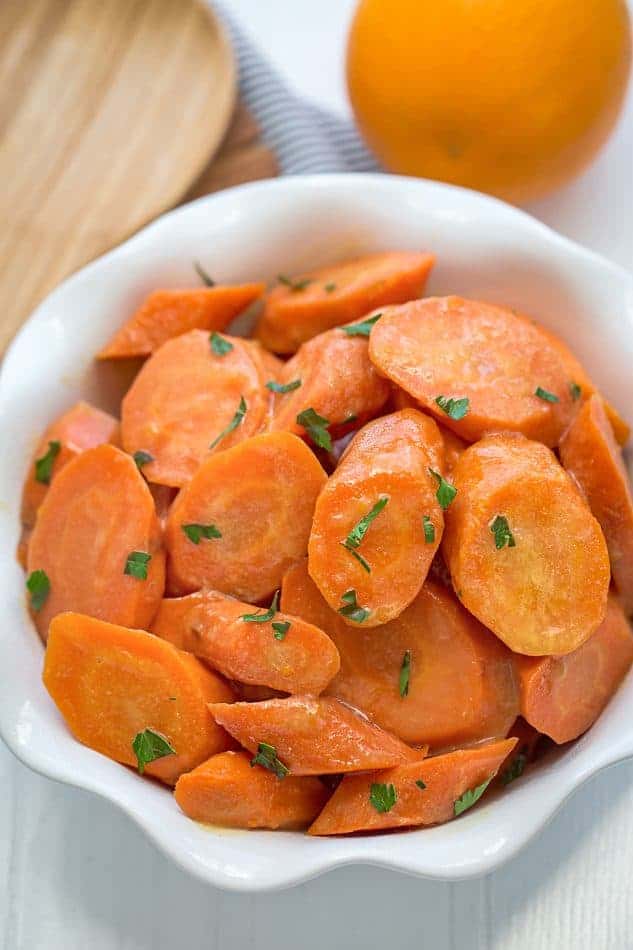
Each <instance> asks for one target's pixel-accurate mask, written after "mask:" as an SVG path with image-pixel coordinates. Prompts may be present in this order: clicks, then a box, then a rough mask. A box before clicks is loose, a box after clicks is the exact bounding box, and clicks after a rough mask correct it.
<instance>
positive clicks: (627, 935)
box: [0, 0, 633, 950]
mask: <svg viewBox="0 0 633 950" xmlns="http://www.w3.org/2000/svg"><path fill="white" fill-rule="evenodd" d="M227 2H230V5H231V6H232V7H233V9H234V11H235V12H236V14H238V15H239V16H240V18H241V21H242V23H243V25H244V26H245V27H246V29H247V30H248V31H249V32H251V33H252V35H253V36H254V37H255V38H256V39H257V40H258V41H259V42H260V43H261V45H262V46H263V47H265V48H266V50H267V51H268V54H269V56H270V58H271V59H272V60H273V61H275V62H276V63H277V65H278V67H279V68H280V69H281V70H282V71H283V72H284V73H285V74H286V76H287V77H288V78H289V80H290V81H291V82H292V83H293V84H294V86H295V87H296V88H297V89H299V90H300V91H302V92H303V93H304V94H305V95H308V96H311V97H312V98H314V99H316V100H318V101H319V102H321V103H322V104H324V105H328V106H329V107H331V108H333V109H335V110H337V111H339V112H340V113H345V112H346V110H347V106H346V103H345V100H344V92H343V83H342V65H341V63H342V59H341V56H342V49H343V43H344V29H345V24H346V21H347V18H348V15H349V10H350V8H351V6H352V5H353V2H352V0H319V2H318V3H314V2H313V0H227ZM632 159H633V94H632V95H630V96H629V102H628V108H627V114H626V117H625V119H624V121H623V122H622V124H621V126H620V128H619V130H618V132H617V134H616V136H615V137H614V138H613V139H612V141H611V143H610V145H609V147H608V148H607V149H606V151H605V152H604V153H603V155H602V156H601V158H600V160H599V161H598V162H597V164H596V165H594V167H593V168H592V169H591V170H590V171H589V172H587V174H586V175H585V176H584V177H583V178H582V179H581V180H580V181H578V182H577V183H575V184H574V185H571V186H570V187H568V188H567V189H565V190H564V191H561V192H560V193H559V194H558V195H557V196H556V197H554V198H551V199H548V200H547V201H544V202H541V203H540V204H539V205H538V206H534V207H532V208H531V209H530V210H532V211H533V212H534V213H535V214H537V215H538V216H539V217H541V218H542V219H543V220H545V221H547V222H548V223H549V224H551V225H552V226H554V227H556V228H558V230H560V231H562V232H564V233H566V234H568V235H570V236H571V237H574V238H576V239H577V240H579V241H581V242H583V243H585V244H586V245H588V246H590V247H593V248H595V249H596V250H599V251H601V252H602V253H604V254H606V255H607V256H609V257H611V258H612V259H613V260H615V261H618V262H619V263H620V264H623V265H624V266H628V267H633V214H632V212H633V160H632ZM4 675H5V676H6V675H10V671H4ZM632 785H633V763H626V764H623V765H620V766H617V767H615V768H612V769H610V770H609V771H607V772H605V773H603V774H602V775H599V776H597V777H596V778H594V779H593V780H592V781H591V782H590V783H589V784H588V785H586V786H585V787H584V788H582V789H581V790H580V791H579V792H578V793H577V794H576V795H575V796H574V797H573V799H572V800H571V801H569V802H568V803H567V804H566V805H565V806H564V807H563V809H562V810H561V811H560V812H559V814H558V815H557V816H556V817H555V818H554V819H553V821H552V822H551V824H550V826H549V827H548V828H547V829H546V831H545V832H544V833H543V834H542V835H541V836H540V837H539V838H538V839H537V840H535V841H534V842H532V844H531V845H529V846H528V847H527V848H526V849H525V850H524V851H523V852H522V853H521V854H520V855H519V856H518V857H517V858H516V859H515V860H513V861H512V862H511V863H510V864H508V865H506V866H505V867H504V868H503V869H501V870H500V871H499V872H497V873H496V874H493V875H491V876H490V877H487V878H485V879H483V880H479V881H474V882H464V883H459V884H452V885H444V884H438V883H431V882H425V881H418V880H414V879H411V878H407V877H403V876H401V875H397V874H394V873H391V872H385V871H381V870H375V869H370V868H349V869H344V870H340V871H337V872H335V873H333V874H331V875H329V876H327V877H324V878H320V879H319V880H316V881H313V882H310V883H308V884H305V885H302V886H300V887H298V888H296V889H294V890H292V891H286V892H283V893H280V894H271V895H263V896H260V897H245V896H238V895H232V894H225V893H222V892H220V891H217V890H214V889H212V888H210V887H207V886H204V885H202V884H200V883H198V882H197V881H195V880H193V879H191V878H189V877H188V876H186V875H185V874H183V873H182V872H181V871H179V870H178V869H177V868H176V867H174V866H173V865H172V864H170V863H169V862H168V861H167V860H166V859H165V858H163V857H162V856H161V855H160V854H159V853H158V852H157V851H156V850H155V849H154V847H153V846H152V845H151V844H149V843H148V842H147V841H146V840H145V838H144V837H143V835H142V834H141V833H140V832H139V831H138V830H136V828H135V827H134V826H133V825H132V824H131V822H130V821H129V820H128V819H127V818H125V817H124V816H122V815H121V814H120V813H119V812H117V811H116V810H115V809H114V808H113V807H112V806H110V805H108V804H106V803H105V802H102V801H100V800H98V799H97V798H94V797H92V796H90V795H88V794H86V793H83V792H79V791H75V790H73V789H69V788H65V787H62V786H59V785H56V784H54V783H52V782H50V781H48V780H46V779H43V778H40V777H39V776H36V775H34V774H32V773H30V772H29V771H28V770H27V769H25V768H23V767H22V766H21V765H19V764H18V763H17V762H15V761H14V760H13V759H12V757H11V756H10V754H9V753H8V752H7V751H6V749H5V748H4V747H3V746H1V745H0V947H2V950H79V948H81V950H84V948H86V950H173V948H177V950H199V948H200V950H202V948H204V950H296V948H300V950H317V948H318V950H323V948H324V947H326V948H328V950H356V948H358V950H377V948H388V950H405V948H406V950H409V948H416V950H422V948H427V947H428V948H430V950H445V948H446V950H493V948H494V950H630V948H633V900H632V898H631V880H632V866H633V794H632V791H631V788H632ZM516 820H517V822H520V821H521V815H520V814H517V819H516Z"/></svg>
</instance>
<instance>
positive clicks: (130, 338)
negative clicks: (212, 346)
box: [97, 284, 264, 360]
mask: <svg viewBox="0 0 633 950" xmlns="http://www.w3.org/2000/svg"><path fill="white" fill-rule="evenodd" d="M263 292H264V284H241V285H240V284H237V285H235V286H222V285H217V286H215V287H194V288H190V289H185V290H154V291H153V292H152V293H151V294H149V295H148V296H147V297H146V298H145V300H144V301H143V303H142V304H141V306H140V307H139V308H138V310H137V311H136V312H135V313H133V314H132V316H131V317H130V318H129V320H126V322H125V323H124V324H123V326H122V327H121V328H120V330H117V332H116V333H115V334H114V336H113V337H112V339H111V340H110V341H109V342H108V344H107V345H106V346H105V347H104V348H103V349H102V350H101V352H100V353H99V354H98V356H97V359H101V360H106V359H122V358H128V357H132V356H149V355H150V353H154V352H155V351H156V350H157V349H158V348H159V347H160V346H162V345H163V343H166V342H167V340H171V339H173V338H174V337H176V336H180V335H181V334H183V333H187V332H188V331H189V330H196V329H197V330H207V331H210V330H224V328H225V327H227V326H228V325H229V323H230V322H231V320H233V319H234V317H236V316H237V315H238V313H240V312H241V311H242V310H244V309H245V308H246V307H248V306H249V305H250V304H251V303H253V301H254V300H257V298H258V297H261V295H262V294H263Z"/></svg>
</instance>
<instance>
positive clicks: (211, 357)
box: [121, 330, 267, 488]
mask: <svg viewBox="0 0 633 950" xmlns="http://www.w3.org/2000/svg"><path fill="white" fill-rule="evenodd" d="M214 340H215V350H214V348H213V345H214ZM219 340H220V342H219V343H218V340H217V339H216V338H213V337H210V336H209V334H208V333H205V332H204V331H203V330H192V331H191V332H190V333H185V334H184V335H183V336H179V337H176V339H174V340H169V341H168V342H167V343H164V344H163V346H161V347H160V349H158V350H157V351H156V353H154V355H153V356H152V357H150V359H149V360H148V361H147V363H145V365H144V366H143V368H142V369H141V371H140V373H139V374H138V376H137V377H136V379H135V380H134V382H133V383H132V385H131V387H130V389H129V390H128V392H127V395H126V396H125V398H124V399H123V407H122V417H121V436H122V441H123V447H124V448H125V450H126V451H127V452H130V453H134V452H137V451H143V452H147V453H148V454H149V455H151V456H152V460H151V461H150V462H148V463H147V464H146V465H145V466H144V467H143V474H144V475H145V477H146V478H147V479H148V480H149V481H150V482H158V483H159V484H161V485H171V486H173V487H176V488H178V487H180V486H181V485H184V484H185V483H186V482H187V481H189V479H190V478H191V476H192V475H193V474H194V472H195V471H196V469H197V468H198V466H199V465H200V463H201V462H203V461H204V460H205V459H206V458H207V457H208V456H209V453H210V452H211V451H216V452H218V451H221V450H224V449H228V448H229V447H230V446H231V445H235V444H237V443H238V442H241V441H242V440H243V439H247V438H248V437H249V436H250V435H253V434H254V433H255V432H257V431H258V430H259V428H260V427H261V425H262V423H263V421H264V416H265V412H266V402H267V400H266V396H265V395H264V393H265V392H266V390H264V389H263V384H262V380H261V376H260V368H259V365H258V362H257V361H256V360H255V359H254V357H253V353H252V350H251V348H250V346H249V345H248V343H247V342H246V341H245V340H242V339H241V338H239V337H224V336H222V337H220V338H219ZM228 347H230V349H228Z"/></svg>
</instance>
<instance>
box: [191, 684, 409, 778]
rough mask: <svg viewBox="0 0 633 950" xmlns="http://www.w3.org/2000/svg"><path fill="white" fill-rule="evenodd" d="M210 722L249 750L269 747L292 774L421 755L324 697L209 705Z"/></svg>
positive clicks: (383, 765)
mask: <svg viewBox="0 0 633 950" xmlns="http://www.w3.org/2000/svg"><path fill="white" fill-rule="evenodd" d="M209 709H210V710H211V714H212V715H213V717H214V719H215V720H216V722H218V723H219V724H220V725H221V726H223V727H224V728H225V729H226V730H227V732H230V733H231V735H232V736H233V737H234V738H235V739H237V741H238V742H239V743H240V745H242V746H244V748H246V749H248V750H249V751H250V752H253V753H257V752H258V750H259V751H260V752H264V753H265V750H261V749H259V747H260V745H261V744H262V743H263V744H264V745H267V746H269V747H272V749H273V751H274V754H275V756H276V758H277V759H278V761H279V762H280V763H281V767H282V769H283V768H286V769H288V770H289V771H290V773H291V774H292V775H332V774H336V773H338V772H358V771H361V770H364V769H375V768H388V767H389V766H391V765H396V764H399V763H401V762H407V761H411V760H419V758H420V755H421V754H422V753H420V752H418V751H417V750H414V749H411V748H409V746H407V745H405V744H404V742H401V741H400V739H397V738H396V737H395V736H392V735H391V734H390V733H388V732H384V731H383V730H382V729H380V728H379V727H378V726H376V725H375V724H374V723H373V722H370V720H369V719H366V718H365V716H362V715H360V714H359V713H357V712H356V711H355V710H353V709H351V708H350V707H349V706H347V705H345V703H340V702H339V701H338V700H337V699H333V698H332V697H330V696H325V697H324V696H321V697H320V698H318V699H315V698H314V697H313V696H290V697H288V698H287V699H269V700H267V701H266V702H263V703H231V704H226V703H212V704H210V706H209Z"/></svg>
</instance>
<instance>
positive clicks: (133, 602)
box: [28, 445, 165, 639]
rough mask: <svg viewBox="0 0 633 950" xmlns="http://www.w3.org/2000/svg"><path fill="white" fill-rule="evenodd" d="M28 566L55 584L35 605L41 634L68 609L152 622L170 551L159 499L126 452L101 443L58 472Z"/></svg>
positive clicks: (39, 521)
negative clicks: (162, 532) (163, 535)
mask: <svg viewBox="0 0 633 950" xmlns="http://www.w3.org/2000/svg"><path fill="white" fill-rule="evenodd" d="M28 570H29V574H31V573H33V572H35V571H44V573H45V575H46V578H47V579H48V584H49V585H50V591H49V593H48V596H47V597H46V599H45V600H44V601H43V603H42V604H41V605H40V606H39V609H36V610H35V612H34V620H35V624H36V626H37V629H38V631H39V633H40V636H41V637H42V639H46V635H47V631H48V625H49V622H50V620H51V619H52V618H53V617H54V616H55V614H58V613H60V612H61V611H64V610H76V611H77V612H81V613H85V614H89V615H90V616H92V617H98V618H99V619H101V620H109V621H110V622H111V623H120V624H123V625H124V626H128V627H146V626H147V624H149V622H150V620H151V619H152V617H153V616H154V613H155V612H156V610H157V608H158V605H159V604H160V600H161V597H162V596H163V588H164V584H165V555H164V552H163V551H162V548H161V543H160V529H159V525H158V520H157V518H156V513H155V511H154V501H153V499H152V496H151V494H150V491H149V488H148V487H147V485H146V483H145V481H144V480H143V477H142V476H141V475H140V473H139V472H138V469H137V467H136V465H135V464H134V462H133V461H132V459H131V458H130V456H129V455H126V454H125V453H124V452H122V451H121V450H120V449H116V448H114V446H112V445H99V446H97V447H96V448H94V449H86V451H85V452H82V454H81V455H78V456H77V458H75V459H73V461H72V462H69V463H68V465H66V466H65V467H64V468H63V470H62V471H61V472H59V474H58V475H57V476H56V477H55V480H54V481H53V483H52V485H51V487H50V489H49V491H48V494H47V496H46V498H45V499H44V502H43V503H42V506H41V507H40V510H39V512H38V515H37V521H36V523H35V528H34V529H33V534H32V536H31V541H30V544H29V556H28ZM37 576H40V575H36V577H37ZM31 604H32V606H33V607H36V606H37V604H36V601H35V598H34V597H33V596H32V597H31Z"/></svg>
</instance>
